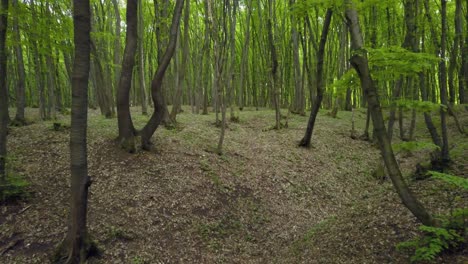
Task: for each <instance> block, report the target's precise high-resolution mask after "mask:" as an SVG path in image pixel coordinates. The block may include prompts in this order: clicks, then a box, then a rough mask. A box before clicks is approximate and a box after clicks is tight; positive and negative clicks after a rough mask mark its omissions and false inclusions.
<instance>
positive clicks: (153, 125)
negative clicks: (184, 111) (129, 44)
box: [140, 0, 184, 150]
mask: <svg viewBox="0 0 468 264" xmlns="http://www.w3.org/2000/svg"><path fill="white" fill-rule="evenodd" d="M183 4H184V0H177V2H176V5H175V8H174V14H173V16H172V24H171V29H170V38H169V44H168V46H167V49H166V52H165V53H164V55H163V57H162V59H161V62H160V64H159V65H158V69H157V70H156V73H155V75H154V78H153V81H152V82H151V98H152V99H153V103H154V112H153V114H152V115H151V118H150V120H149V121H148V123H147V124H146V125H145V127H144V128H143V129H142V130H141V132H140V135H141V147H142V148H143V149H144V150H150V149H151V137H152V136H153V134H154V132H155V131H156V129H157V128H158V126H159V125H160V124H161V122H162V120H163V118H164V114H165V111H166V101H165V99H164V95H163V93H162V92H163V91H162V81H163V78H164V74H165V73H166V70H167V67H168V66H169V63H170V62H171V59H172V56H173V55H174V51H175V46H176V41H177V31H178V29H179V24H180V17H181V14H182V9H183Z"/></svg>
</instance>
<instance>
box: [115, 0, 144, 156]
mask: <svg viewBox="0 0 468 264" xmlns="http://www.w3.org/2000/svg"><path fill="white" fill-rule="evenodd" d="M138 3H139V1H138V0H128V1H127V14H126V16H127V33H126V41H125V51H124V58H123V62H122V72H121V74H120V81H119V86H118V90H117V118H118V126H119V143H120V146H121V147H122V148H123V149H125V150H126V151H128V152H130V153H133V152H135V140H134V136H135V128H134V126H133V121H132V117H131V114H130V88H131V85H132V76H133V67H134V66H135V54H136V51H137V39H138V36H137V32H138V16H137V11H138Z"/></svg>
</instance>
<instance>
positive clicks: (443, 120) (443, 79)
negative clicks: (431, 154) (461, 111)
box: [439, 0, 450, 163]
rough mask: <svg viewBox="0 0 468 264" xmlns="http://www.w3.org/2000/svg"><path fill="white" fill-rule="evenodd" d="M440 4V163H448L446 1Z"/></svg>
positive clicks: (442, 0)
mask: <svg viewBox="0 0 468 264" xmlns="http://www.w3.org/2000/svg"><path fill="white" fill-rule="evenodd" d="M441 4H442V36H441V43H440V58H441V59H440V61H439V86H440V102H441V103H442V105H443V106H442V107H441V108H440V125H441V127H442V152H441V153H442V162H444V163H448V162H449V161H450V156H449V146H448V131H447V113H446V112H447V110H448V109H447V107H448V101H447V68H446V67H447V66H446V64H445V60H444V58H445V51H446V46H447V0H441Z"/></svg>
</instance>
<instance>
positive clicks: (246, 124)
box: [0, 108, 468, 264]
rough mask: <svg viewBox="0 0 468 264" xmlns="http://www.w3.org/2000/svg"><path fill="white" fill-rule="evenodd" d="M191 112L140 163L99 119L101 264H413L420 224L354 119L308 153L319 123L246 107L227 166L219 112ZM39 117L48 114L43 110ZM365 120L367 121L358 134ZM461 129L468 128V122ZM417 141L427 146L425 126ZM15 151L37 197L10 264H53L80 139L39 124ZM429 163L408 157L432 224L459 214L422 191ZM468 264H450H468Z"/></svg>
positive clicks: (21, 217) (457, 149)
mask: <svg viewBox="0 0 468 264" xmlns="http://www.w3.org/2000/svg"><path fill="white" fill-rule="evenodd" d="M185 110H186V111H185V112H183V113H181V114H179V115H178V122H179V125H178V126H177V128H176V129H173V130H168V129H166V128H164V127H161V128H159V129H158V130H157V132H156V134H155V136H154V137H153V141H154V146H155V148H154V150H153V151H151V152H145V151H142V150H138V151H137V153H136V154H127V153H125V152H123V151H122V150H120V149H119V147H118V146H117V145H116V143H115V141H114V138H115V137H116V135H117V120H116V119H105V118H104V117H102V116H100V115H99V112H98V111H96V110H92V111H90V119H89V133H88V135H89V141H88V143H89V148H88V152H89V174H90V176H91V177H92V181H93V182H92V185H91V187H90V195H89V210H88V226H89V233H90V234H91V235H92V237H93V239H94V240H95V241H96V242H97V244H98V246H99V248H100V250H101V256H100V257H98V258H92V259H90V261H89V263H135V264H137V263H408V262H409V257H410V255H409V254H408V253H407V252H400V251H398V250H397V249H396V245H397V244H398V243H400V242H403V241H406V240H408V239H411V238H414V237H416V236H417V235H418V234H420V233H419V231H418V229H417V227H418V223H417V221H416V219H415V218H414V217H413V216H412V215H411V213H410V212H409V211H408V210H407V209H406V208H405V207H404V206H403V205H402V203H401V202H400V199H399V198H398V196H397V194H396V193H395V191H394V188H393V186H392V184H391V182H390V181H389V180H385V179H384V180H382V179H376V178H375V177H374V176H373V175H374V174H373V172H374V171H375V170H376V168H377V167H378V165H379V164H381V161H380V154H379V151H378V150H377V148H376V147H375V146H373V145H372V144H370V143H369V142H366V141H362V140H353V139H351V138H350V129H351V113H350V112H339V113H338V118H331V117H329V116H327V115H326V114H325V113H326V110H322V111H321V113H320V114H319V116H318V119H317V122H316V128H315V131H314V135H313V137H312V147H311V148H309V149H304V148H299V147H297V143H298V141H299V140H300V139H301V138H302V136H303V133H304V131H305V127H306V125H307V117H304V116H297V115H290V116H289V120H288V128H286V129H281V130H279V131H278V130H271V129H269V128H271V127H272V125H273V124H274V112H273V111H271V110H260V111H255V109H252V108H247V109H245V110H244V111H242V112H240V122H239V123H233V122H230V123H229V124H228V125H229V128H228V129H227V131H226V138H225V141H224V142H225V144H224V154H223V155H218V154H216V153H215V152H214V151H213V150H214V149H215V147H216V144H217V141H218V137H219V128H217V127H215V126H214V125H213V124H214V121H215V120H214V119H215V116H214V114H213V113H210V114H209V115H205V116H204V115H192V114H191V113H190V109H189V108H185ZM283 112H285V111H283ZM27 114H28V116H30V117H32V116H37V109H28V111H27ZM238 114H239V113H238ZM365 116H366V115H365V110H364V109H359V110H357V111H356V114H355V119H356V130H357V131H358V133H359V134H360V133H362V130H363V127H364V122H365ZM407 116H409V115H407ZM434 116H437V115H436V114H434ZM133 117H134V122H135V126H136V127H137V128H139V127H140V128H141V127H142V125H143V124H144V123H145V121H146V120H147V119H148V117H147V116H143V115H141V114H140V113H139V111H138V109H136V108H135V109H133ZM69 119H70V117H69V116H61V117H60V118H59V120H60V121H61V122H63V123H64V124H69ZM460 119H461V122H462V123H463V124H464V125H465V128H467V129H468V114H467V113H466V112H464V113H461V116H460ZM452 122H453V120H452V119H450V123H449V124H450V143H451V148H452V149H451V151H452V157H453V159H454V161H455V163H454V165H453V168H454V170H455V171H456V172H457V174H458V175H459V176H464V177H468V160H467V157H468V142H467V138H466V137H464V136H462V135H460V133H458V132H457V130H456V129H455V128H454V125H453V124H452ZM436 123H437V121H436ZM406 124H407V125H408V124H409V121H406ZM396 127H398V126H396ZM394 134H395V137H397V135H398V132H397V131H395V133H394ZM416 139H417V140H420V141H428V135H427V132H426V129H425V127H424V124H423V121H422V118H421V117H419V116H418V124H417V131H416ZM8 149H9V151H10V163H11V164H13V167H14V170H15V171H16V173H18V174H20V175H22V176H23V177H24V178H25V179H26V180H27V181H28V182H30V186H29V187H28V191H29V197H28V198H26V199H24V200H22V201H19V202H17V203H15V204H9V205H0V263H45V262H48V259H49V257H50V256H51V255H52V253H53V251H54V247H55V245H56V244H57V243H58V242H59V241H61V239H63V236H64V234H65V232H66V219H67V211H68V206H69V203H68V199H69V184H70V183H69V178H70V176H69V174H70V173H69V130H68V129H65V130H63V131H54V130H53V122H52V121H46V122H39V121H37V120H35V122H34V123H33V124H31V125H29V126H26V127H12V128H11V131H10V134H9V141H8ZM428 159H429V156H428V152H427V151H419V152H416V153H399V154H398V161H399V163H400V165H401V167H402V169H403V172H404V175H405V177H406V178H407V181H408V182H409V184H410V187H411V189H412V190H413V191H414V192H415V193H416V194H417V196H418V198H420V199H421V200H422V202H423V203H424V204H425V205H426V206H427V207H428V208H429V209H430V211H431V212H433V213H444V212H445V213H446V212H448V210H449V207H448V206H447V200H448V199H447V193H446V192H444V191H441V190H440V188H439V186H440V182H439V181H436V180H430V179H427V180H418V181H416V180H413V179H411V175H412V173H413V171H414V169H415V165H416V163H418V162H421V161H427V160H428ZM464 195H465V196H464V198H467V196H466V194H464ZM467 200H468V199H462V203H465V204H464V205H466V202H467ZM467 253H468V252H467V250H466V249H465V251H464V252H455V253H448V254H444V255H443V256H442V257H440V258H438V260H437V262H439V263H468V257H467V255H468V254H467Z"/></svg>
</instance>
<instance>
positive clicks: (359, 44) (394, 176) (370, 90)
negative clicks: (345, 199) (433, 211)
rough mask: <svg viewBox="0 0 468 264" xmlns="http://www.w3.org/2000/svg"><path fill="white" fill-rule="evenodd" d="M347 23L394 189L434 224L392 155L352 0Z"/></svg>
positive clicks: (348, 0) (348, 2)
mask: <svg viewBox="0 0 468 264" xmlns="http://www.w3.org/2000/svg"><path fill="white" fill-rule="evenodd" d="M345 2H346V13H345V15H346V20H347V23H348V27H349V31H350V34H351V49H352V51H353V54H354V55H353V56H352V57H351V65H352V66H353V67H354V68H355V69H356V72H357V73H358V75H359V78H360V79H361V86H362V89H363V91H364V95H365V96H366V99H367V103H368V104H369V109H370V110H371V116H372V121H373V124H374V128H375V133H376V136H377V139H378V141H379V146H380V151H381V153H382V157H383V160H384V162H385V165H386V167H387V170H388V173H389V176H390V179H391V180H392V182H393V185H394V186H395V189H396V191H397V193H398V195H399V196H400V198H401V200H402V202H403V204H404V205H405V206H406V207H407V208H408V209H409V210H410V211H411V212H412V213H413V214H414V216H416V218H418V220H419V221H421V222H422V223H423V224H424V225H434V224H435V222H434V219H433V218H432V216H431V215H430V214H429V213H428V212H427V210H426V209H425V208H424V207H423V205H422V204H421V203H420V202H419V201H418V200H417V199H416V198H415V197H414V195H413V194H412V193H411V191H410V190H409V188H408V186H407V185H406V183H405V181H404V180H403V177H402V175H401V171H400V168H399V166H398V163H397V161H396V159H395V155H394V154H393V150H392V146H391V144H390V140H389V138H388V135H387V133H386V131H385V124H384V120H383V116H382V109H381V107H380V102H379V99H378V96H377V89H376V87H375V85H374V83H373V80H372V78H371V75H370V72H369V66H368V61H367V56H366V55H365V54H364V52H363V50H362V48H363V40H362V34H361V29H360V26H359V20H358V19H359V18H358V15H357V12H356V10H355V8H354V4H353V3H352V1H351V0H346V1H345Z"/></svg>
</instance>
